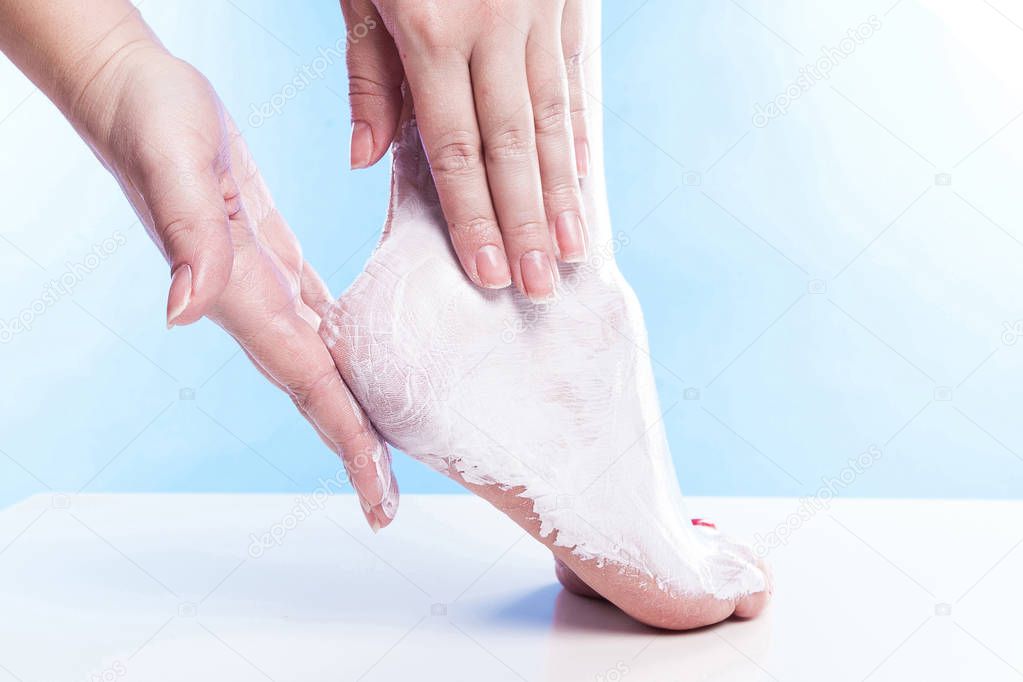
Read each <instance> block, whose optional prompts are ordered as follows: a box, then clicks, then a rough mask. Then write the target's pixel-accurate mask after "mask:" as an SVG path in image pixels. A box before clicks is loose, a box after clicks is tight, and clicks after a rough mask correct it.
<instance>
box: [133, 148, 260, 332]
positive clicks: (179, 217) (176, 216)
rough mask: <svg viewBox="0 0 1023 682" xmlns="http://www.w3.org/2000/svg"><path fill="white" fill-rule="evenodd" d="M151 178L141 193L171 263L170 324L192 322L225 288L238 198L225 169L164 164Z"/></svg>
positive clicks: (232, 255)
mask: <svg viewBox="0 0 1023 682" xmlns="http://www.w3.org/2000/svg"><path fill="white" fill-rule="evenodd" d="M159 176H163V177H162V179H161V178H160V177H159ZM218 176H219V177H218ZM154 180H155V181H154V182H148V183H146V185H148V186H147V187H143V196H144V197H145V201H146V206H147V207H148V209H149V212H150V215H151V216H152V219H153V228H154V231H155V233H156V235H155V236H156V238H157V240H158V241H159V244H160V245H161V247H162V249H163V252H164V255H165V256H166V257H167V260H168V262H169V263H170V268H171V284H170V291H169V293H168V295H167V327H168V328H170V327H173V326H176V325H186V324H191V323H193V322H195V321H197V320H198V319H199V318H201V317H202V316H203V315H205V314H206V313H207V312H209V310H210V307H211V306H212V304H213V303H214V302H215V301H216V300H217V298H218V297H219V296H220V294H221V293H222V292H223V291H224V289H225V288H226V287H227V283H228V280H229V279H230V277H231V268H232V266H233V264H234V249H233V247H232V244H231V232H230V220H231V216H232V215H233V214H235V213H237V212H238V210H239V209H240V198H239V193H238V189H237V186H236V184H235V183H234V180H233V178H232V177H231V174H230V171H225V172H222V173H217V172H216V171H215V170H214V169H213V168H210V169H209V170H207V171H203V172H198V173H196V172H189V171H183V172H175V171H172V170H170V169H168V170H166V171H163V172H160V173H159V174H158V176H157V177H156V178H154Z"/></svg>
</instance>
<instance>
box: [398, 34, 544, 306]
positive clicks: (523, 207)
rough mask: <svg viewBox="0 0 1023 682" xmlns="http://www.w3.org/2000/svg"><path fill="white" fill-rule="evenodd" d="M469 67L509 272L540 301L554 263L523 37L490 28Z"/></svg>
mask: <svg viewBox="0 0 1023 682" xmlns="http://www.w3.org/2000/svg"><path fill="white" fill-rule="evenodd" d="M470 68H471V70H472V82H473V91H474V93H475V98H476V111H477V113H478V116H479V125H480V132H481V134H482V138H483V153H484V159H485V163H486V170H487V180H488V181H489V183H490V193H491V195H492V196H493V199H494V208H495V209H496V211H497V218H498V221H499V223H500V226H501V237H502V239H503V240H504V248H505V251H507V253H508V262H509V263H510V264H511V269H512V276H513V278H514V280H515V283H516V284H517V285H518V287H519V289H520V290H521V291H522V292H523V293H524V294H526V296H528V297H529V298H530V300H532V301H533V302H536V303H540V302H544V301H547V300H549V299H551V298H552V297H553V296H554V292H555V282H556V277H557V268H556V266H555V262H556V261H555V258H554V247H553V244H552V242H551V236H550V231H549V229H548V227H547V217H546V214H545V213H544V206H543V198H542V187H541V184H540V166H539V162H538V160H537V155H536V133H535V130H534V123H533V113H532V107H531V105H530V96H529V85H528V81H527V78H526V66H525V40H524V38H522V35H521V34H520V33H518V32H516V31H511V30H509V31H504V32H500V34H495V40H494V41H493V42H492V43H491V44H490V45H489V46H487V47H483V48H482V49H480V50H479V54H478V55H474V56H473V59H472V61H471V64H470ZM416 101H417V103H418V101H419V100H418V98H417V100H416Z"/></svg>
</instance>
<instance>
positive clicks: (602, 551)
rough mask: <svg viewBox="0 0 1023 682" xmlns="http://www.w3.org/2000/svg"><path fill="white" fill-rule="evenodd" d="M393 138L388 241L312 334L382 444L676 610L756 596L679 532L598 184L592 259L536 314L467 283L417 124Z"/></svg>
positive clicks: (517, 298) (565, 277)
mask: <svg viewBox="0 0 1023 682" xmlns="http://www.w3.org/2000/svg"><path fill="white" fill-rule="evenodd" d="M401 137H402V139H401V140H400V141H399V142H398V143H397V144H396V145H395V149H394V167H393V179H392V196H391V206H390V215H389V220H388V223H387V226H386V227H385V230H384V235H383V238H382V240H381V242H380V244H379V245H378V247H377V248H376V250H375V251H374V253H373V255H372V257H371V258H370V260H369V262H368V263H367V264H366V267H365V270H364V271H363V273H362V274H361V275H360V276H359V277H358V279H357V280H356V281H355V283H354V284H353V285H352V286H351V287H350V288H349V289H348V291H347V292H345V294H344V295H343V296H342V297H341V299H340V300H339V301H338V304H337V305H336V306H334V307H333V308H332V309H331V310H330V311H329V312H328V313H327V314H326V316H325V319H324V324H323V327H322V334H323V336H324V338H325V340H326V342H327V343H328V345H329V346H330V348H331V349H332V352H333V353H334V357H335V360H336V361H337V363H338V366H339V368H340V369H341V371H342V374H343V375H344V377H345V380H346V381H347V382H348V384H349V387H350V388H351V390H352V391H353V393H354V394H355V396H356V397H357V398H358V400H359V402H360V403H361V404H362V406H363V407H364V408H365V410H366V412H367V413H368V414H369V416H370V419H371V420H372V421H373V424H374V425H375V426H376V428H377V430H378V431H379V432H380V434H381V435H382V436H383V437H384V438H385V439H386V440H387V441H388V442H389V443H391V444H392V445H395V446H396V447H398V448H400V449H401V450H403V451H404V452H406V453H408V454H409V455H411V456H413V457H415V458H416V459H419V460H420V461H422V462H425V463H426V464H428V465H430V466H431V467H433V468H434V469H436V470H437V471H440V472H442V473H451V472H457V473H458V474H459V475H461V476H462V478H464V479H465V480H466V481H467V482H469V483H475V484H480V485H487V484H496V485H499V486H501V487H502V488H505V489H510V488H515V489H519V488H521V492H520V493H519V494H520V495H521V496H523V497H525V498H528V499H530V500H532V502H533V510H534V512H535V513H536V514H537V516H538V517H539V519H540V521H541V535H542V536H544V537H547V536H548V535H549V534H550V533H552V532H554V533H556V534H557V535H556V540H555V544H556V545H558V546H562V547H568V548H571V549H572V551H573V552H574V553H575V554H576V555H577V556H579V557H580V558H584V559H594V560H596V561H597V562H599V563H607V562H610V563H612V564H614V565H616V566H617V567H618V568H619V569H623V570H627V571H629V572H630V573H634V574H636V575H637V576H639V577H640V579H641V580H643V581H645V582H649V583H651V584H656V586H657V587H658V588H660V589H661V590H664V591H666V592H668V593H673V594H678V595H705V594H711V595H714V596H715V597H717V598H719V599H730V598H735V597H737V596H740V595H744V594H749V593H753V592H759V591H761V590H763V589H764V588H765V585H766V581H765V576H764V575H763V573H762V572H761V571H760V569H759V568H757V567H756V565H755V561H754V557H753V554H752V552H751V551H750V550H749V549H748V548H746V547H745V546H743V545H740V544H738V543H735V542H733V541H731V540H729V539H728V538H727V537H726V536H725V535H723V534H721V533H719V532H717V531H716V530H713V529H709V528H702V527H694V526H692V524H691V523H690V521H689V517H688V515H687V513H686V509H685V505H684V502H683V499H682V495H681V493H680V492H679V489H678V485H677V479H676V476H675V469H674V466H673V463H672V459H671V454H670V452H669V449H668V444H667V441H666V438H665V433H664V428H663V424H662V415H661V412H660V408H659V406H658V399H657V393H656V389H655V385H654V378H653V373H652V370H651V365H650V359H649V356H648V352H647V340H646V330H645V326H644V323H643V317H642V313H641V311H640V307H639V304H638V302H637V300H636V297H635V295H634V294H633V292H632V289H631V288H630V287H629V285H628V284H627V283H626V282H625V280H624V279H623V278H622V275H621V273H620V272H619V271H618V269H617V266H616V265H615V262H614V252H615V238H614V236H613V235H612V234H611V229H610V221H609V219H608V216H607V209H606V201H605V195H604V192H603V184H602V182H601V181H599V180H598V179H597V178H598V177H600V176H599V175H591V177H590V178H589V179H588V180H586V181H585V183H584V195H585V200H586V206H587V219H588V225H589V237H590V258H589V260H588V261H587V262H585V263H580V264H578V265H562V266H561V277H562V282H561V285H560V287H559V296H558V298H557V299H556V300H555V301H553V302H552V303H550V304H547V305H540V306H536V305H534V304H532V303H531V302H530V301H528V300H527V299H526V298H525V297H524V296H522V295H521V294H519V293H517V292H515V291H514V290H513V289H512V288H508V289H505V290H500V291H486V290H482V289H479V288H477V287H476V286H474V285H473V284H472V283H471V282H470V281H469V280H468V279H467V278H466V276H465V275H464V274H463V272H462V271H461V269H460V266H459V264H458V262H457V260H456V258H455V255H454V253H453V251H452V250H451V246H450V243H449V238H448V234H447V229H446V223H445V221H444V218H443V215H442V213H441V209H440V206H439V202H438V200H437V195H436V191H435V189H434V187H433V180H432V177H431V174H430V169H429V166H428V164H427V161H426V158H425V154H424V153H423V150H422V147H421V143H420V141H419V134H418V131H417V129H416V127H415V125H414V124H408V125H407V126H405V128H404V130H403V132H402V134H401Z"/></svg>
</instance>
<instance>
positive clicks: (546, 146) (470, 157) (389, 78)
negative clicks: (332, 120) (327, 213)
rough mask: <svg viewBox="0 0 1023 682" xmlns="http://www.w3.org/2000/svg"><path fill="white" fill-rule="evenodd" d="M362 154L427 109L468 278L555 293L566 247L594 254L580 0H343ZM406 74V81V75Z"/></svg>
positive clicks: (372, 152)
mask: <svg viewBox="0 0 1023 682" xmlns="http://www.w3.org/2000/svg"><path fill="white" fill-rule="evenodd" d="M341 7H342V9H343V11H344V15H345V21H346V23H347V25H348V45H349V48H348V69H349V92H350V96H351V106H352V166H353V167H355V168H362V167H365V166H369V165H371V164H373V163H375V162H376V161H377V160H379V159H380V157H381V156H383V154H384V153H385V152H386V150H387V147H388V145H389V144H390V143H391V141H392V139H393V138H394V135H395V130H396V128H397V125H398V119H399V116H400V115H401V111H402V108H403V103H404V102H403V99H404V98H403V94H406V95H410V96H411V98H412V99H414V100H415V111H416V118H417V122H418V125H419V130H420V131H421V133H422V136H423V142H424V145H425V147H426V152H427V155H428V156H429V159H430V166H431V169H432V172H433V176H434V180H435V182H436V185H437V191H438V194H439V195H440V200H441V205H442V207H443V209H444V215H445V217H446V219H447V224H448V229H449V231H450V233H451V240H452V242H453V244H454V247H455V251H456V252H457V254H458V259H459V261H460V262H461V264H462V268H463V269H464V270H465V272H466V274H468V276H469V278H470V279H471V280H472V281H473V282H474V283H476V284H477V285H479V286H484V287H488V288H502V287H505V286H508V285H509V284H510V283H511V282H512V281H514V282H515V284H516V286H518V288H519V289H521V290H522V292H523V293H525V294H526V295H527V296H529V297H530V299H532V300H533V301H537V302H539V301H544V300H547V299H549V298H550V297H551V296H553V295H554V291H555V284H556V281H557V278H558V270H557V259H559V258H560V260H562V261H565V262H577V261H581V260H584V259H585V257H586V247H587V241H586V229H585V226H584V225H583V215H584V213H583V210H582V204H581V195H580V188H579V180H578V178H579V177H582V176H585V175H586V173H587V166H588V163H589V147H588V143H587V138H586V124H585V116H584V106H583V105H584V94H583V84H582V70H581V69H580V68H579V67H580V64H581V61H582V55H581V50H582V45H583V35H584V16H583V0H342V2H341ZM403 83H405V84H407V91H405V90H404V88H403Z"/></svg>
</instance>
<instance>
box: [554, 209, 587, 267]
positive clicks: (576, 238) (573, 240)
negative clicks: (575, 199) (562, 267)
mask: <svg viewBox="0 0 1023 682" xmlns="http://www.w3.org/2000/svg"><path fill="white" fill-rule="evenodd" d="M554 231H555V233H556V235H557V238H558V248H559V249H560V250H561V260H563V261H564V262H566V263H581V262H582V261H584V260H586V233H585V232H584V231H583V222H582V220H580V219H579V214H578V213H576V212H574V211H565V212H564V213H562V214H561V215H559V216H558V220H557V222H556V223H555V225H554Z"/></svg>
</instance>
